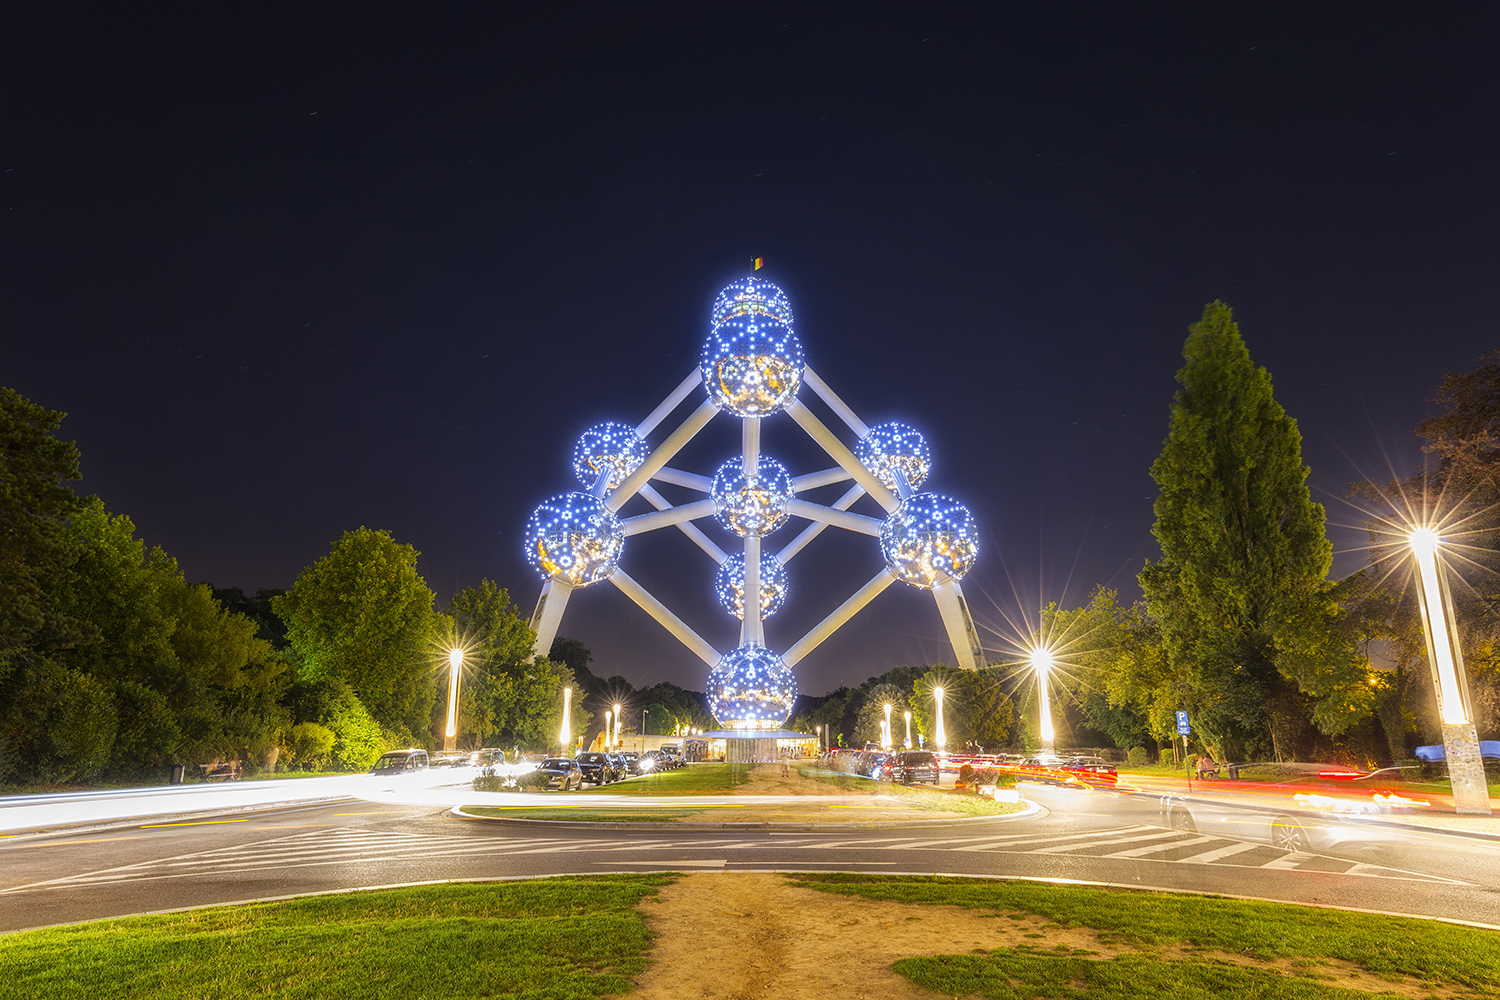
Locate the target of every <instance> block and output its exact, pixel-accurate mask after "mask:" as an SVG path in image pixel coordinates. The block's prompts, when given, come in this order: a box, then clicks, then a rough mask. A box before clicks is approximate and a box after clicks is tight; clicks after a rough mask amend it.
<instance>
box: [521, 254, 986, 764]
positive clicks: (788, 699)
mask: <svg viewBox="0 0 1500 1000" xmlns="http://www.w3.org/2000/svg"><path fill="white" fill-rule="evenodd" d="M708 327H709V330H708V336H707V338H706V339H705V341H704V343H703V350H702V353H701V355H700V360H699V365H698V368H697V369H696V370H695V371H693V372H692V374H690V375H689V376H688V377H687V378H686V379H684V380H683V381H682V383H681V384H680V385H678V386H677V388H676V389H675V390H673V391H672V393H671V395H669V396H668V397H667V398H666V399H665V400H663V401H662V403H661V405H660V406H658V407H657V408H656V409H655V410H653V411H651V413H650V414H649V415H648V416H647V417H646V419H645V420H643V421H641V422H640V423H639V424H636V425H635V426H633V427H632V426H630V425H629V424H623V423H614V422H610V423H602V424H599V425H597V426H595V427H592V428H590V429H589V430H587V431H585V432H584V433H583V435H582V436H581V437H580V438H579V440H578V444H577V446H576V447H575V448H574V450H573V472H574V474H575V475H576V476H577V477H578V482H579V483H580V484H581V485H582V487H583V491H574V492H568V493H563V494H560V495H558V496H555V497H553V498H552V499H550V500H547V501H545V502H544V503H542V504H540V505H539V506H538V507H537V508H536V512H535V513H533V514H532V516H531V519H530V521H528V523H527V526H526V557H527V560H528V561H529V562H530V564H531V565H532V567H533V568H534V569H535V570H536V571H537V574H538V576H539V577H540V578H541V579H542V581H543V583H542V593H541V597H540V599H539V600H538V601H537V606H536V612H535V614H533V616H532V619H531V627H532V628H533V629H534V630H535V631H536V646H535V653H536V655H538V656H540V655H545V654H546V653H547V652H548V651H549V650H550V649H551V647H552V640H553V638H554V637H555V636H556V634H557V628H558V625H559V623H560V622H561V620H562V616H563V612H564V610H565V609H566V607H567V604H568V598H569V595H571V594H572V592H573V591H574V590H577V589H580V588H583V587H588V586H592V585H593V584H596V583H599V582H601V581H606V580H607V581H609V583H611V584H612V585H614V586H615V587H617V588H618V589H619V590H620V591H621V592H622V593H624V594H625V595H626V596H627V597H629V598H630V599H631V600H632V601H634V602H635V603H636V604H638V605H640V607H641V608H642V609H643V610H645V612H646V613H647V614H649V615H650V616H651V617H653V618H655V619H656V620H657V621H658V622H660V623H661V625H662V626H663V627H665V628H666V629H667V631H669V632H671V633H672V634H673V635H674V636H676V637H677V638H678V639H679V640H680V641H681V642H682V643H683V645H685V646H686V647H687V648H688V649H689V650H691V651H692V652H693V653H694V654H695V655H696V656H698V657H699V658H700V659H701V660H703V662H704V663H705V664H707V665H708V667H709V668H710V671H709V675H708V681H707V690H708V697H709V704H710V707H711V708H712V709H713V712H714V715H715V717H717V719H718V720H719V724H720V725H722V726H724V727H725V728H726V729H727V730H731V731H733V732H735V733H738V734H744V735H746V736H751V735H754V734H757V733H759V734H765V735H770V734H772V733H773V732H775V731H778V730H780V728H781V727H782V726H783V725H784V724H785V722H786V718H787V715H788V713H790V712H791V709H792V703H793V702H794V701H795V700H796V697H797V683H796V679H795V678H794V677H793V676H792V668H793V667H794V666H796V664H797V663H798V661H800V660H801V659H802V658H803V657H805V656H807V654H808V653H810V652H812V651H813V649H815V648H816V647H817V646H818V645H819V644H820V643H821V642H823V641H824V640H825V639H827V638H828V637H829V636H830V635H832V634H833V633H834V632H835V631H837V630H838V629H839V628H840V627H841V626H843V625H844V624H845V623H846V622H848V621H849V620H850V619H851V618H853V617H854V615H855V614H856V613H857V612H859V610H860V609H861V608H863V607H864V606H865V605H867V604H869V603H870V602H871V601H872V600H874V599H875V598H876V597H877V596H878V595H879V594H880V593H881V592H882V591H884V590H885V588H886V587H888V586H889V585H890V584H892V583H894V582H896V581H898V580H899V581H901V582H902V583H904V584H907V585H909V586H912V587H917V588H920V589H922V590H926V591H928V592H930V593H931V594H932V596H933V598H934V599H935V601H936V603H937V608H938V612H939V615H940V617H941V618H942V621H943V626H944V628H945V630H946V631H947V633H948V638H949V641H950V642H951V643H952V645H953V655H954V659H955V662H956V663H957V664H958V665H959V666H961V667H965V668H968V669H974V668H976V667H980V666H983V665H984V652H983V650H982V649H981V648H980V644H979V638H978V634H977V633H976V631H975V629H974V623H973V620H972V619H971V618H970V616H969V609H968V605H967V603H966V602H965V600H964V595H963V590H962V588H961V587H960V584H959V581H960V580H962V579H963V577H964V575H965V574H966V573H968V572H969V570H970V569H972V568H973V566H974V561H975V560H976V559H977V558H978V555H979V539H978V534H977V531H976V529H975V525H974V519H973V517H972V515H971V514H970V513H969V511H968V509H967V508H965V507H964V506H963V504H961V503H959V502H958V501H956V500H953V499H951V498H950V497H947V496H945V495H942V494H939V493H933V492H919V487H922V486H923V485H924V484H925V483H926V481H927V479H928V477H929V476H930V475H931V473H932V470H933V461H932V452H931V449H930V448H929V447H928V445H927V440H926V438H924V437H923V436H922V434H921V432H919V431H918V430H916V429H915V428H913V427H910V426H908V425H906V424H901V423H895V422H890V423H883V424H877V425H875V426H873V427H872V426H870V425H868V424H866V423H865V422H864V421H862V420H860V419H859V417H858V416H856V415H855V413H854V411H853V410H852V409H850V407H849V406H848V405H847V404H845V402H844V401H843V400H842V399H840V398H839V397H838V396H837V395H836V394H835V393H834V392H833V390H832V389H830V388H829V387H828V385H827V383H825V382H824V381H823V380H822V379H821V378H819V377H818V375H817V374H816V373H815V372H814V371H813V370H812V368H810V367H808V365H807V363H806V360H805V359H804V357H803V353H802V342H801V340H799V339H798V337H797V334H796V332H795V331H794V329H793V321H792V306H791V303H790V302H789V301H788V300H787V297H786V295H785V294H784V293H783V292H782V290H781V289H780V288H777V287H776V286H775V285H773V284H771V283H770V282H769V281H765V280H762V279H759V278H754V277H749V278H744V279H742V280H740V281H736V282H734V283H733V284H731V285H730V286H729V287H728V288H725V289H724V290H723V291H722V292H720V293H719V295H718V297H717V298H715V300H714V303H713V307H712V309H711V310H710V313H709V324H708ZM804 388H805V389H808V390H811V391H812V392H813V394H814V395H816V396H817V397H818V398H819V399H820V400H821V401H822V402H823V404H824V405H825V406H826V407H827V408H828V409H829V410H830V411H832V412H833V414H834V415H835V416H837V417H838V419H839V420H840V421H842V422H843V424H844V425H845V426H846V427H847V429H848V430H849V431H850V432H851V433H852V434H853V435H854V438H855V440H854V444H853V447H852V448H851V447H850V446H849V445H846V444H845V443H844V440H843V439H842V438H841V437H840V436H839V435H838V434H836V433H835V432H834V431H832V430H830V429H829V428H828V426H827V425H826V424H824V423H823V422H822V420H820V419H819V418H818V416H817V415H816V414H814V413H813V411H812V410H810V409H808V407H807V406H806V405H805V404H804V403H803V402H802V401H801V400H799V399H798V398H797V397H798V393H799V392H800V391H801V390H803V389H804ZM698 392H702V393H704V394H705V395H706V398H703V399H701V401H700V402H699V404H698V405H697V407H695V408H694V409H693V411H692V412H691V413H690V414H689V415H688V416H687V418H686V419H684V420H683V421H682V423H680V424H679V425H678V426H677V428H676V429H675V430H673V431H672V432H671V433H669V434H667V435H666V436H665V437H664V438H662V439H661V440H660V441H659V442H658V443H657V444H656V445H655V446H654V447H653V446H651V445H648V444H647V441H648V440H649V439H650V438H651V437H652V435H653V434H654V433H655V432H656V430H657V428H658V427H660V426H661V425H662V423H663V422H664V421H665V420H666V419H667V418H668V417H669V416H671V415H672V414H673V413H674V412H675V411H676V410H677V409H678V408H679V407H680V406H681V405H682V404H683V403H685V402H686V401H687V400H688V398H689V397H690V396H692V395H694V394H695V393H698ZM720 414H723V415H724V416H726V417H729V418H733V419H735V420H738V421H739V422H740V441H741V446H740V449H739V454H738V455H735V456H733V457H731V458H729V459H728V460H726V461H725V462H724V463H723V464H721V465H720V466H719V467H718V468H717V469H716V470H714V472H713V474H712V475H711V476H705V475H700V474H697V473H693V472H688V471H684V470H682V469H676V468H672V467H671V466H669V465H668V464H667V463H668V462H670V461H671V460H672V458H673V457H674V456H676V455H677V453H678V452H679V451H681V450H682V448H683V446H684V445H686V444H687V443H688V442H689V441H691V440H692V439H693V437H694V436H695V435H697V434H698V432H699V431H701V430H703V428H704V427H706V426H707V425H708V424H709V422H710V421H712V420H713V419H714V418H715V417H717V416H719V415H720ZM779 414H785V415H786V416H787V418H789V419H790V420H791V421H792V422H793V423H795V424H796V425H797V426H798V427H800V428H801V429H802V430H803V431H805V432H806V433H807V435H808V436H809V437H810V438H812V440H813V441H814V442H815V443H816V444H817V445H818V446H819V447H820V448H822V449H823V451H824V452H825V453H827V455H828V457H829V458H830V459H831V460H832V461H833V463H834V464H833V466H832V467H830V468H827V469H821V470H816V471H813V472H808V473H805V474H803V475H800V476H794V475H792V474H791V473H790V472H789V471H788V470H787V469H786V467H785V466H783V465H782V464H781V463H780V462H778V461H777V460H776V459H774V458H772V457H770V456H767V455H763V454H761V447H760V441H761V422H762V421H763V420H767V419H770V418H772V417H776V416H777V415H779ZM653 482H658V483H666V484H671V485H672V486H673V487H676V488H678V489H679V490H685V491H687V492H689V493H694V494H701V495H702V497H703V498H702V499H699V500H692V501H689V502H685V503H678V504H673V503H672V502H670V501H669V500H668V499H667V498H666V497H664V496H663V495H662V494H661V493H660V492H658V491H657V489H656V488H655V487H653V486H652V485H651V484H652V483H653ZM841 483H851V484H852V485H850V486H848V487H847V489H846V490H845V492H844V493H843V495H842V496H840V497H839V498H838V499H836V500H834V501H833V502H832V503H831V504H825V503H815V502H813V501H811V500H809V499H806V497H805V496H804V494H811V493H816V492H818V491H819V490H821V489H823V488H824V487H829V486H836V485H838V484H841ZM636 497H641V498H642V499H644V500H645V501H646V502H647V503H649V504H650V505H651V506H652V507H654V508H656V509H655V510H653V511H648V512H646V513H640V514H635V515H633V516H626V517H622V516H621V515H620V511H621V510H622V508H624V507H625V505H626V504H627V503H629V502H630V501H631V500H633V499H634V498H636ZM865 497H868V498H869V499H870V500H871V501H873V505H874V506H875V507H878V508H879V510H880V512H881V514H882V516H879V517H873V516H870V515H868V514H861V513H857V512H855V511H854V510H851V508H852V507H853V506H854V505H855V503H856V502H858V501H860V500H861V499H862V498H865ZM709 519H711V520H712V521H714V522H717V524H718V525H719V526H720V527H721V528H723V529H724V531H725V532H726V533H727V534H728V537H729V539H732V540H733V541H734V542H736V543H738V545H737V547H738V548H739V549H740V551H736V552H732V553H731V552H728V551H725V549H724V548H722V547H721V546H720V545H719V544H718V543H717V542H715V541H714V540H713V539H712V538H710V537H709V536H708V535H707V534H705V533H704V532H703V530H702V529H701V528H699V527H698V526H697V525H696V524H694V523H693V522H695V521H701V520H709ZM793 520H801V521H805V522H807V524H806V526H805V527H803V528H802V530H801V531H800V532H799V533H798V534H796V535H795V536H794V537H793V538H791V539H790V541H788V542H786V544H784V545H782V546H780V547H779V548H778V549H777V550H776V551H775V552H771V551H769V550H768V549H767V547H766V544H765V543H766V540H767V539H769V538H770V537H771V536H773V535H775V534H776V533H777V532H779V531H782V530H783V529H785V528H786V526H787V525H788V524H789V522H791V521H793ZM671 527H675V528H677V529H678V530H680V531H682V532H683V533H684V534H686V535H687V536H688V537H689V538H690V539H692V540H693V542H694V543H696V544H697V545H698V547H699V548H701V549H702V550H703V551H704V552H705V553H707V554H708V556H709V557H710V558H711V559H713V561H714V562H715V563H716V564H717V565H718V571H717V573H716V574H715V575H714V576H713V577H712V581H713V582H712V585H713V587H714V588H715V592H716V594H717V596H718V598H719V603H720V604H721V605H722V606H723V608H724V610H725V611H726V612H728V613H729V614H730V615H731V616H733V617H734V618H736V619H738V620H739V623H740V640H739V645H738V646H736V647H735V648H733V649H730V650H729V651H728V652H721V651H720V650H718V649H717V648H715V647H714V646H713V645H712V644H711V643H709V642H707V641H706V640H705V639H703V638H702V637H701V636H700V635H699V634H698V633H697V632H695V631H694V630H693V629H691V628H690V627H688V625H687V624H686V623H684V622H683V621H682V619H680V618H678V617H677V616H676V615H675V614H673V613H672V612H671V611H670V610H669V609H668V608H667V607H666V606H665V605H663V604H662V603H661V602H660V601H658V600H657V599H656V598H655V597H653V596H652V595H651V594H650V593H649V592H648V591H647V590H646V589H645V588H644V587H642V586H641V585H640V584H638V583H637V582H636V581H635V580H633V579H631V578H630V576H629V575H627V574H626V573H625V571H624V570H623V569H621V568H620V559H621V556H622V555H623V553H624V550H625V547H626V546H625V542H626V539H627V538H630V537H631V536H634V535H639V534H643V533H645V532H648V531H653V530H656V529H659V528H671ZM829 527H835V528H841V529H844V530H846V531H852V532H856V533H859V534H862V535H866V536H869V538H870V540H871V543H872V544H874V545H878V548H879V551H880V554H881V556H882V558H883V560H884V563H885V565H884V567H883V568H882V569H881V570H880V572H879V573H877V574H876V575H875V577H874V578H873V579H872V580H870V582H868V583H866V584H865V585H864V586H863V587H861V588H860V589H859V590H857V591H855V593H854V594H853V595H852V596H851V597H850V598H849V599H848V600H846V601H844V602H843V604H841V605H839V606H838V607H837V608H835V609H834V610H833V611H832V612H831V613H830V614H829V615H828V616H827V617H826V618H824V619H823V620H822V621H821V622H820V623H819V624H818V625H817V626H815V627H814V628H813V629H812V631H810V632H808V633H807V635H805V636H803V637H802V638H800V639H798V640H797V641H796V642H794V643H792V644H791V645H790V646H786V647H785V648H784V651H783V652H781V653H780V654H778V653H776V652H775V651H774V650H773V649H772V647H771V646H770V645H769V644H768V643H767V641H766V635H765V627H764V623H765V620H766V619H768V618H770V617H771V616H773V615H775V614H776V612H777V611H779V610H780V609H781V608H782V607H783V605H784V604H785V602H786V601H787V600H788V597H789V595H790V593H791V587H790V584H789V582H788V574H787V570H786V566H787V563H788V562H790V561H791V560H792V558H793V557H795V556H796V555H798V554H799V553H800V552H802V551H803V550H804V549H806V548H807V546H808V545H809V543H811V542H812V541H813V540H814V539H815V538H816V537H817V536H818V535H819V534H820V533H821V532H822V531H823V530H824V529H826V528H829ZM709 579H710V578H709V577H708V575H707V574H705V582H707V581H708V580H709ZM749 595H757V596H758V597H759V600H755V599H753V598H750V596H749Z"/></svg>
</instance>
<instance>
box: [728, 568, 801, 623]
mask: <svg viewBox="0 0 1500 1000" xmlns="http://www.w3.org/2000/svg"><path fill="white" fill-rule="evenodd" d="M786 588H787V576H786V567H785V566H783V565H781V561H780V560H778V559H777V558H776V557H775V556H773V555H771V553H769V552H763V553H761V557H760V616H761V617H762V618H770V617H771V616H772V615H774V614H775V613H776V612H778V611H780V610H781V606H782V605H783V604H785V603H786ZM714 590H715V591H716V592H717V593H718V595H719V603H720V604H722V605H723V606H724V610H725V611H728V612H729V613H730V614H732V615H734V616H735V617H736V618H738V619H740V620H741V621H743V620H744V618H745V554H744V553H743V552H736V553H735V554H734V555H732V556H730V557H729V558H728V559H726V560H724V564H723V565H722V566H720V567H719V573H718V576H717V577H715V579H714Z"/></svg>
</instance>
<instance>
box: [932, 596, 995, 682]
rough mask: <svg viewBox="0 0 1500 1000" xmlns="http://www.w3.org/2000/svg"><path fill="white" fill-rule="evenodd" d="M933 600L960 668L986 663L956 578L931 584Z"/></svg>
mask: <svg viewBox="0 0 1500 1000" xmlns="http://www.w3.org/2000/svg"><path fill="white" fill-rule="evenodd" d="M932 596H933V598H934V599H935V600H936V601H937V606H938V614H940V615H942V617H943V628H944V629H946V630H947V632H948V641H949V642H950V643H952V644H953V658H954V659H955V660H956V661H957V665H958V666H959V667H961V668H962V669H964V670H977V669H979V668H980V667H984V666H986V665H987V664H986V663H985V661H984V648H983V647H982V646H980V644H979V632H978V630H977V629H975V628H974V619H973V618H972V617H970V615H969V602H968V601H966V600H964V592H963V589H962V588H961V587H959V585H958V581H957V580H948V581H946V582H944V583H940V584H938V585H937V586H936V587H933V588H932Z"/></svg>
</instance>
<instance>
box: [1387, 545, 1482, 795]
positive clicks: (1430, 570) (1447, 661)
mask: <svg viewBox="0 0 1500 1000" xmlns="http://www.w3.org/2000/svg"><path fill="white" fill-rule="evenodd" d="M1407 544H1408V545H1409V546H1410V547H1411V552H1412V556H1413V557H1414V558H1415V559H1416V561H1417V604H1418V606H1419V607H1420V608H1421V609H1422V631H1423V632H1424V633H1425V634H1426V637H1427V662H1428V664H1430V666H1431V668H1432V686H1433V688H1434V689H1435V690H1436V692H1437V702H1438V717H1439V718H1440V719H1441V721H1442V724H1443V755H1444V758H1445V759H1446V760H1447V762H1448V778H1449V781H1450V782H1451V784H1452V788H1453V808H1454V811H1456V812H1460V813H1471V814H1474V815H1481V816H1488V815H1489V814H1490V795H1489V785H1488V783H1487V781H1486V779H1485V774H1484V760H1483V758H1482V757H1481V756H1480V751H1479V734H1478V732H1476V731H1475V729H1474V722H1473V717H1472V715H1470V712H1469V683H1468V678H1467V676H1466V675H1465V673H1464V660H1463V652H1462V651H1461V650H1460V648H1459V644H1458V630H1457V628H1456V625H1455V622H1454V620H1453V597H1452V595H1451V594H1449V593H1448V581H1447V579H1446V578H1445V577H1444V575H1443V569H1442V565H1441V562H1440V560H1439V558H1438V557H1439V549H1440V548H1441V545H1442V539H1441V538H1439V537H1438V534H1437V532H1436V531H1434V530H1432V529H1431V528H1418V529H1417V530H1415V531H1413V532H1412V533H1411V534H1410V535H1409V536H1407Z"/></svg>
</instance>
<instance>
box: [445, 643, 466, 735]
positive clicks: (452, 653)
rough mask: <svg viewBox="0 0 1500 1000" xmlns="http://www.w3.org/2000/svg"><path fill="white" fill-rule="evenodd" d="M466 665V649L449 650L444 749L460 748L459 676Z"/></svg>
mask: <svg viewBox="0 0 1500 1000" xmlns="http://www.w3.org/2000/svg"><path fill="white" fill-rule="evenodd" d="M463 666H464V651H463V650H461V649H457V648H454V649H450V650H448V728H447V729H445V730H444V731H443V749H444V750H457V749H458V678H459V674H460V672H461V671H462V670H463Z"/></svg>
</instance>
